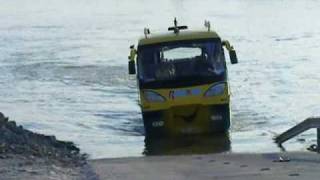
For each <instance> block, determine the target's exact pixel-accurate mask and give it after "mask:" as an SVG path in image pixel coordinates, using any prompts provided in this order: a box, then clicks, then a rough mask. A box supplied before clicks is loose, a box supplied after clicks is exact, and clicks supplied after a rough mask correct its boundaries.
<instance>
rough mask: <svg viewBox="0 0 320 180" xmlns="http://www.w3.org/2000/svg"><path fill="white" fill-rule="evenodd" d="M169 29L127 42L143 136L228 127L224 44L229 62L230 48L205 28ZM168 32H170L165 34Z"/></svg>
mask: <svg viewBox="0 0 320 180" xmlns="http://www.w3.org/2000/svg"><path fill="white" fill-rule="evenodd" d="M205 27H206V28H205V29H204V30H200V31H191V30H188V27H187V26H178V23H177V20H176V19H175V20H174V26H173V27H169V28H168V30H169V32H168V33H164V34H158V35H153V34H151V33H150V30H149V29H146V28H145V30H144V34H145V36H144V37H143V38H141V39H140V40H139V42H138V46H137V48H135V47H134V45H132V46H130V49H131V51H130V55H129V57H128V58H129V67H128V68H129V74H136V78H137V83H138V89H139V104H140V106H141V111H142V119H143V123H144V128H145V133H146V136H150V137H155V136H157V137H161V136H167V135H183V134H207V133H219V132H226V131H228V129H229V127H230V90H229V82H228V72H227V65H226V60H225V54H224V48H223V47H225V48H226V49H227V50H228V52H229V57H230V61H231V64H236V63H237V62H238V60H237V56H236V52H235V50H234V48H233V46H231V45H230V43H229V42H228V41H226V40H221V38H220V37H219V35H218V34H217V33H216V32H215V31H213V30H211V28H210V22H208V21H205ZM171 31H172V32H171Z"/></svg>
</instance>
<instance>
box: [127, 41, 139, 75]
mask: <svg viewBox="0 0 320 180" xmlns="http://www.w3.org/2000/svg"><path fill="white" fill-rule="evenodd" d="M136 55H137V50H136V49H135V48H134V45H131V46H130V54H129V56H128V59H129V62H128V70H129V74H136V63H135V59H136Z"/></svg>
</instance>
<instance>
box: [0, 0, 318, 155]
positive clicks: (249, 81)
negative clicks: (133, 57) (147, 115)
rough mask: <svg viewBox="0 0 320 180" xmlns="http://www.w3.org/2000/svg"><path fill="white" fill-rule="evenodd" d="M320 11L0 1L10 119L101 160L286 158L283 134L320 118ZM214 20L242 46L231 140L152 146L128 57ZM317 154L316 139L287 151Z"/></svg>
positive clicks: (4, 106) (313, 6)
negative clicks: (157, 39)
mask: <svg viewBox="0 0 320 180" xmlns="http://www.w3.org/2000/svg"><path fill="white" fill-rule="evenodd" d="M319 9H320V1H319V0H282V1H279V0H268V1H266V0H237V1H235V0H202V1H194V0H163V1H155V0H149V1H146V0H121V1H119V0H68V1H63V0H10V1H7V0H0V111H1V112H3V113H5V114H6V115H7V116H9V117H10V118H11V119H13V120H16V121H17V122H18V123H19V124H22V125H23V126H24V127H26V128H29V129H31V130H34V131H36V132H40V133H45V134H54V135H56V136H57V137H58V138H60V139H63V140H70V141H74V142H75V143H76V144H77V145H79V146H80V147H81V148H82V150H83V151H84V152H87V153H89V154H90V155H91V157H92V158H102V157H124V156H142V155H144V154H184V153H214V152H224V151H227V152H277V151H280V149H279V148H278V147H277V146H276V145H275V144H274V143H273V141H272V138H273V137H274V136H275V134H278V133H281V132H282V131H284V130H286V129H288V128H290V127H291V126H293V125H295V124H296V123H298V122H300V121H302V120H304V119H305V118H307V117H310V116H317V115H318V116H319V115H320V95H319V92H320V85H319V84H320V73H319V70H320V54H319V51H320V21H319V20H318V18H319V16H320V11H319ZM174 17H177V18H178V21H179V22H180V23H181V24H186V25H189V27H190V28H202V26H203V22H204V20H205V19H207V20H210V21H211V23H212V26H213V28H214V29H215V30H216V31H217V32H218V33H219V34H220V35H221V36H222V37H223V38H224V39H228V40H230V42H232V44H233V45H234V46H235V48H236V50H237V53H238V58H239V64H237V65H231V64H230V63H228V66H229V78H230V85H231V91H232V127H231V130H230V133H229V136H225V137H219V138H217V137H203V138H202V137H200V138H196V137H194V138H192V139H188V140H186V141H185V142H184V141H179V140H170V142H160V141H159V142H148V141H147V142H144V132H143V124H142V120H141V113H140V109H139V107H138V105H137V98H138V97H137V90H136V82H135V79H134V78H133V77H129V76H128V75H127V56H128V47H129V45H131V44H135V43H137V39H138V38H139V37H140V36H142V35H143V28H144V27H149V28H150V29H151V32H163V31H166V29H167V27H168V26H169V25H171V24H172V21H173V18H174ZM313 143H315V131H312V130H311V131H308V132H306V133H304V134H303V135H301V136H300V137H299V138H296V139H293V140H291V141H289V142H288V143H286V144H285V147H286V148H287V150H290V151H293V150H302V151H304V150H305V148H306V147H307V146H308V145H310V144H313Z"/></svg>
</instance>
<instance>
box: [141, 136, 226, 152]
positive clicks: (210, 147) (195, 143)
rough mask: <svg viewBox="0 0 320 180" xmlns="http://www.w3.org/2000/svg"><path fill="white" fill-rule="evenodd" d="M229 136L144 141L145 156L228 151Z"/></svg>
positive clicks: (147, 139) (148, 139) (184, 137)
mask: <svg viewBox="0 0 320 180" xmlns="http://www.w3.org/2000/svg"><path fill="white" fill-rule="evenodd" d="M230 149H231V145H230V138H229V134H215V135H207V136H183V137H176V138H163V139H151V138H146V139H145V149H144V152H143V154H145V155H147V156H148V155H185V154H209V153H222V152H226V151H230Z"/></svg>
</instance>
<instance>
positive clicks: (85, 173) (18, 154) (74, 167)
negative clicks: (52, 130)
mask: <svg viewBox="0 0 320 180" xmlns="http://www.w3.org/2000/svg"><path fill="white" fill-rule="evenodd" d="M27 178H29V179H39V180H40V179H59V180H64V179H66V180H67V179H68V180H71V179H74V180H78V179H79V180H82V179H83V180H84V179H89V180H90V179H92V180H94V179H98V178H97V176H96V175H95V174H94V173H93V171H92V169H91V167H90V165H88V163H87V155H86V154H82V153H80V149H79V148H78V147H76V146H75V145H74V144H73V143H72V142H66V141H60V140H57V139H56V138H55V136H46V135H42V134H38V133H34V132H31V131H29V130H26V129H24V128H23V127H22V126H21V125H17V124H16V123H15V122H14V121H9V119H8V118H7V117H5V116H4V114H3V113H1V112H0V179H1V180H7V179H11V180H12V179H27Z"/></svg>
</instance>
